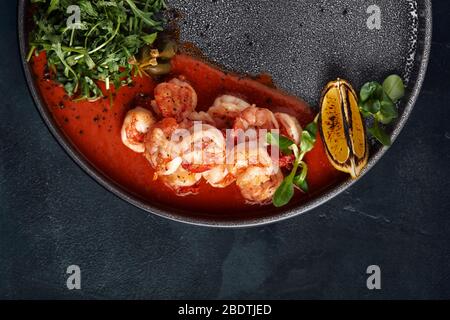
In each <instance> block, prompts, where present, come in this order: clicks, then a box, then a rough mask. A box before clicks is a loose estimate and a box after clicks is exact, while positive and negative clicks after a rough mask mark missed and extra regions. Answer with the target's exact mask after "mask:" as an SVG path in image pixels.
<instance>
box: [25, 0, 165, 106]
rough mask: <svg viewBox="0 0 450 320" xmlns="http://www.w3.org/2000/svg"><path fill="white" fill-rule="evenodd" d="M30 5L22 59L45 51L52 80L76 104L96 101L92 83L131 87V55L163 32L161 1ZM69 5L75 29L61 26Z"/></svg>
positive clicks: (37, 1) (45, 0)
mask: <svg viewBox="0 0 450 320" xmlns="http://www.w3.org/2000/svg"><path fill="white" fill-rule="evenodd" d="M31 2H32V3H33V20H34V28H33V30H32V32H31V34H30V48H31V51H30V54H29V55H28V58H29V59H31V58H32V56H33V52H34V51H36V53H39V52H41V51H46V54H47V63H48V67H49V70H50V71H51V74H52V76H53V79H54V80H55V81H57V82H59V83H60V84H61V85H63V86H64V88H65V90H66V92H67V94H68V95H69V96H70V97H72V98H73V99H74V100H76V101H79V100H86V99H87V100H96V99H98V98H100V97H102V96H103V92H102V91H101V90H100V89H99V87H98V82H106V81H108V83H111V87H112V86H114V87H116V89H118V88H119V87H120V86H123V85H126V84H129V83H131V82H132V76H133V75H134V74H135V72H136V68H137V66H136V65H135V64H136V63H135V61H136V58H135V57H136V56H137V54H138V52H139V51H140V49H141V48H143V47H144V46H146V45H152V44H154V43H155V40H156V38H157V36H158V32H159V31H161V30H162V28H163V18H162V17H161V15H160V14H159V12H160V11H161V10H163V9H164V8H165V2H164V0H145V1H141V0H120V1H119V0H111V1H91V0H31ZM69 5H78V6H79V7H80V9H81V10H80V11H81V23H80V24H79V25H77V27H79V28H69V27H68V26H67V19H68V18H69V15H70V14H68V13H67V11H66V10H67V7H68V6H69ZM108 89H109V88H108ZM110 93H111V91H109V93H108V95H110ZM110 96H111V95H110Z"/></svg>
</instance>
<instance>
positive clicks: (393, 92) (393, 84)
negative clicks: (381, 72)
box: [383, 74, 405, 103]
mask: <svg viewBox="0 0 450 320" xmlns="http://www.w3.org/2000/svg"><path fill="white" fill-rule="evenodd" d="M383 90H384V92H385V93H386V94H387V95H388V97H389V98H390V99H391V100H392V102H394V103H396V102H397V101H398V100H400V99H401V98H403V97H404V95H405V85H404V83H403V80H402V78H400V76H398V75H396V74H393V75H390V76H389V77H387V78H386V80H384V82H383Z"/></svg>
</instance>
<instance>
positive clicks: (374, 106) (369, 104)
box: [360, 99, 381, 115]
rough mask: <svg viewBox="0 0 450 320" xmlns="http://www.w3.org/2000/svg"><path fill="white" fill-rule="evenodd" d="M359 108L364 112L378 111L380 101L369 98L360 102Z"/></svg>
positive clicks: (373, 112)
mask: <svg viewBox="0 0 450 320" xmlns="http://www.w3.org/2000/svg"><path fill="white" fill-rule="evenodd" d="M360 108H361V110H363V111H364V112H366V114H369V115H370V114H375V113H378V112H379V111H380V109H381V102H380V100H378V99H370V100H367V101H366V102H363V103H362V104H361V107H360Z"/></svg>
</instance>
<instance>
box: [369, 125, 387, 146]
mask: <svg viewBox="0 0 450 320" xmlns="http://www.w3.org/2000/svg"><path fill="white" fill-rule="evenodd" d="M367 131H369V133H370V134H371V135H372V136H373V137H374V138H375V139H377V140H378V141H379V142H380V143H381V144H382V145H383V146H386V147H390V146H391V145H392V141H391V137H390V136H389V135H388V134H387V133H386V132H385V131H384V130H383V129H382V128H380V125H379V123H378V121H376V120H375V122H374V125H373V127H371V128H369V129H367Z"/></svg>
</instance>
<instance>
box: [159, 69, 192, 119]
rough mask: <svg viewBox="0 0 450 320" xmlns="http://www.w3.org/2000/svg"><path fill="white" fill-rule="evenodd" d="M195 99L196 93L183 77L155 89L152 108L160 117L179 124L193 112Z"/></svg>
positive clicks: (161, 84)
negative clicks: (171, 119) (173, 119)
mask: <svg viewBox="0 0 450 320" xmlns="http://www.w3.org/2000/svg"><path fill="white" fill-rule="evenodd" d="M197 99H198V98H197V93H196V92H195V90H194V88H192V86H191V85H190V84H189V83H187V82H186V81H185V79H184V77H180V78H174V79H172V80H170V81H169V82H163V83H160V84H159V85H158V86H157V87H156V88H155V100H153V101H152V107H153V109H154V110H155V112H156V113H157V114H159V115H161V116H162V117H164V118H175V119H176V120H177V121H178V122H181V121H183V120H184V119H186V118H187V117H188V116H189V115H190V114H191V113H192V112H194V111H195V108H196V107H197Z"/></svg>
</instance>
